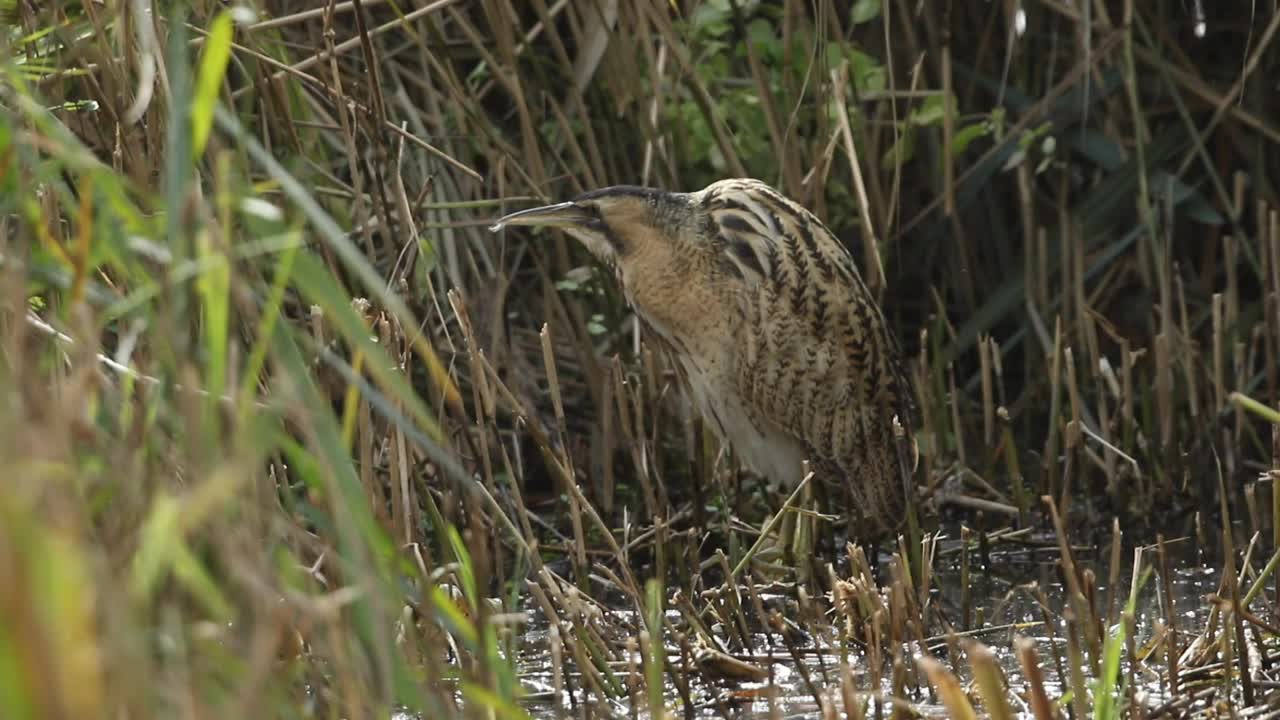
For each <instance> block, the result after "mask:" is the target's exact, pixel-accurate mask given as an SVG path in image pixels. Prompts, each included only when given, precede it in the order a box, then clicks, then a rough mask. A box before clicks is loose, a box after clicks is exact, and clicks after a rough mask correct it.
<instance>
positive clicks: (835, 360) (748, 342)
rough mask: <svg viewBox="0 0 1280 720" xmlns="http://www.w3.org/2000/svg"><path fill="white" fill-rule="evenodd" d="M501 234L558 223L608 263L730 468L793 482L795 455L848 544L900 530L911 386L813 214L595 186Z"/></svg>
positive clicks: (789, 205) (873, 311)
mask: <svg viewBox="0 0 1280 720" xmlns="http://www.w3.org/2000/svg"><path fill="white" fill-rule="evenodd" d="M509 225H541V226H552V227H558V228H561V229H563V230H565V231H566V232H568V233H569V235H571V236H573V237H575V238H576V239H578V240H579V241H580V242H582V243H583V244H584V245H585V246H586V247H587V248H588V249H589V250H590V251H591V252H592V254H594V255H595V256H596V257H597V258H599V259H600V260H601V261H603V262H605V263H606V264H608V265H609V266H610V267H612V268H613V269H614V271H615V273H616V275H617V278H618V281H619V282H620V284H621V286H622V289H623V292H624V294H625V295H626V297H627V300H628V301H629V302H630V303H631V305H632V307H634V309H635V311H636V314H637V315H638V316H639V317H640V319H641V320H642V321H643V323H644V325H645V326H646V327H647V328H648V329H649V330H650V331H651V334H652V336H653V337H654V338H656V339H657V340H659V341H660V343H659V344H660V345H662V346H665V347H666V349H667V350H668V351H669V352H670V354H671V356H672V358H673V360H674V361H675V363H674V364H675V365H676V366H677V368H678V369H679V370H680V371H681V375H682V378H683V380H684V382H685V384H686V387H687V390H688V391H689V394H690V396H691V397H692V399H693V400H694V402H695V404H696V405H697V407H698V408H699V410H700V411H701V413H702V415H703V417H704V419H705V420H706V422H707V423H708V425H709V426H710V427H712V428H713V429H714V430H715V432H716V433H717V434H718V435H719V436H720V437H721V438H722V439H724V440H727V441H728V442H729V443H730V444H731V445H732V446H733V448H734V451H735V452H736V453H737V454H738V455H739V456H740V457H741V458H742V459H743V461H744V464H745V465H747V466H748V467H750V468H751V469H753V470H755V471H756V472H759V473H761V474H763V475H766V476H768V477H771V478H773V479H775V480H778V481H780V482H783V483H785V484H789V485H795V484H796V483H797V482H799V480H800V478H801V461H802V460H806V459H807V460H809V462H810V466H811V468H812V469H813V470H814V472H815V474H816V476H817V477H818V478H820V479H822V480H824V481H826V482H827V483H829V484H834V485H837V486H844V487H845V488H847V489H848V491H849V495H850V500H851V501H852V503H853V508H851V509H854V510H856V511H858V512H859V514H860V515H861V522H860V523H859V526H858V527H856V528H854V534H856V535H859V536H862V537H866V538H870V537H875V536H878V535H880V534H881V533H883V532H885V531H892V530H895V529H897V528H899V527H900V526H901V522H902V520H903V518H904V515H905V513H904V512H903V509H904V505H903V501H904V492H905V484H904V483H903V480H902V476H901V470H900V466H899V462H898V454H897V443H896V440H895V434H894V428H893V419H894V417H895V416H897V417H898V418H899V420H900V423H901V424H902V426H903V427H904V428H909V427H910V413H911V399H910V389H909V386H908V384H907V382H906V379H905V376H904V374H903V372H902V368H901V363H900V357H899V352H898V349H897V344H896V343H895V342H894V340H893V337H892V336H891V335H890V334H889V332H888V329H887V328H886V326H885V321H884V317H883V316H882V314H881V313H880V309H879V308H878V307H877V306H876V303H875V300H874V298H872V296H871V294H870V292H868V290H867V288H866V285H865V284H864V283H863V281H862V278H861V276H860V275H859V274H858V270H857V268H856V266H855V265H854V262H853V258H852V257H851V256H850V254H849V252H848V250H846V249H845V247H844V246H843V245H841V244H840V242H839V241H838V240H836V238H835V237H834V236H833V235H832V234H831V232H830V231H829V230H828V229H827V228H826V226H824V225H823V224H822V223H821V222H820V221H819V220H818V219H817V218H816V217H814V216H813V214H812V213H810V212H809V211H808V210H806V209H804V208H803V207H801V206H800V205H798V204H796V203H794V202H792V201H791V200H788V199H787V198H786V197H784V196H783V195H781V194H780V193H778V192H777V191H776V190H774V189H773V188H771V187H769V186H768V185H766V184H765V183H763V182H760V181H758V180H752V179H733V180H722V181H720V182H716V183H713V184H711V185H709V186H708V187H706V188H705V189H703V190H701V191H698V192H693V193H671V192H664V191H661V190H655V189H651V188H640V187H630V186H618V187H610V188H605V189H603V190H597V191H594V192H589V193H586V194H584V195H581V196H579V197H577V198H575V199H574V200H572V201H570V202H566V203H560V204H558V205H549V206H546V207H541V208H533V209H531V210H524V211H521V212H517V213H512V214H510V215H508V216H506V217H504V218H502V219H501V220H499V221H498V223H497V224H496V225H495V226H494V229H495V230H496V229H498V228H501V227H503V226H509Z"/></svg>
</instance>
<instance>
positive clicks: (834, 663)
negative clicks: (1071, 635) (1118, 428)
mask: <svg viewBox="0 0 1280 720" xmlns="http://www.w3.org/2000/svg"><path fill="white" fill-rule="evenodd" d="M954 546H955V541H951V543H950V544H948V543H947V542H946V541H944V542H942V543H940V545H939V547H940V548H942V549H943V550H944V551H945V550H946V549H948V548H949V547H954ZM1189 548H1190V543H1174V544H1170V545H1168V546H1167V549H1168V552H1169V555H1170V556H1169V566H1170V568H1171V575H1172V582H1171V587H1172V591H1173V596H1174V608H1175V610H1176V617H1175V618H1174V621H1175V623H1176V624H1177V628H1178V632H1179V644H1180V646H1181V647H1186V645H1187V644H1188V642H1190V639H1191V637H1192V636H1193V633H1198V632H1199V631H1200V630H1201V629H1202V628H1203V626H1204V624H1205V620H1206V618H1207V616H1208V613H1209V605H1208V603H1207V602H1206V600H1205V596H1207V595H1212V594H1213V593H1216V592H1217V590H1218V587H1219V581H1220V579H1221V577H1222V574H1221V570H1217V569H1214V568H1213V567H1211V566H1208V565H1206V564H1204V562H1203V560H1201V559H1199V558H1197V557H1196V553H1195V552H1194V551H1192V550H1190V549H1189ZM976 554H977V553H976V552H974V553H972V554H971V555H976ZM1133 557H1134V553H1133V550H1132V548H1126V549H1125V550H1124V552H1123V554H1122V558H1123V559H1124V560H1123V566H1122V568H1121V570H1120V573H1119V582H1118V583H1117V585H1118V587H1119V593H1117V597H1116V599H1115V617H1118V616H1119V613H1120V611H1121V610H1122V609H1123V605H1124V603H1125V601H1126V600H1127V598H1128V596H1129V592H1130V586H1131V582H1132V580H1133V577H1132V570H1133ZM1058 558H1059V553H1058V550H1057V549H1056V547H1040V548H1034V549H1026V548H1015V549H1000V548H992V550H991V551H990V553H989V564H988V565H987V566H986V567H983V566H981V565H980V564H979V561H978V559H977V558H976V557H972V558H971V561H970V562H971V563H972V564H971V567H970V574H969V580H970V582H969V585H970V588H969V605H970V617H971V620H972V622H971V624H970V630H971V632H970V633H961V635H964V634H969V635H972V636H974V637H977V638H978V639H980V640H981V642H982V643H984V644H985V645H987V646H988V647H989V648H991V650H992V651H993V652H994V653H995V654H996V656H997V658H998V659H999V662H1000V665H1001V668H1002V670H1003V671H1004V673H1005V674H1006V677H1007V679H1008V684H1009V687H1010V689H1011V690H1012V692H1011V693H1010V694H1009V698H1010V702H1011V705H1012V706H1013V709H1014V711H1015V712H1016V713H1018V714H1019V715H1020V716H1023V717H1031V714H1030V710H1029V708H1028V707H1027V706H1026V705H1025V703H1024V701H1023V700H1022V697H1025V695H1024V690H1025V688H1026V682H1025V680H1024V678H1023V676H1022V671H1021V668H1020V666H1019V663H1018V661H1017V659H1016V658H1015V656H1014V653H1013V650H1012V648H1013V640H1014V638H1015V637H1016V636H1018V635H1022V636H1025V637H1029V638H1031V639H1033V640H1034V641H1035V642H1036V647H1037V651H1038V652H1039V654H1040V664H1041V667H1042V669H1043V672H1044V682H1045V689H1046V692H1047V694H1048V696H1049V698H1050V699H1051V700H1056V699H1057V698H1058V697H1060V696H1061V695H1062V694H1063V683H1062V680H1061V678H1060V676H1059V673H1058V671H1057V668H1056V664H1055V662H1054V659H1053V654H1054V648H1055V646H1056V647H1057V648H1058V651H1059V652H1060V653H1061V654H1062V657H1063V662H1064V663H1065V662H1066V650H1065V647H1066V641H1065V640H1064V637H1065V635H1066V623H1065V621H1064V620H1063V619H1062V617H1061V614H1060V613H1061V612H1062V610H1063V609H1064V608H1065V606H1066V601H1065V597H1066V593H1065V591H1064V588H1063V586H1062V584H1061V581H1060V579H1061V575H1060V574H1059V570H1058V568H1057V560H1058ZM1075 559H1076V562H1077V563H1079V564H1080V566H1081V568H1082V569H1084V568H1088V569H1092V570H1093V572H1094V573H1095V574H1096V575H1097V576H1098V580H1097V582H1096V588H1097V590H1096V593H1095V596H1094V597H1095V602H1096V603H1097V605H1098V610H1099V612H1100V613H1106V609H1107V603H1108V588H1107V579H1108V576H1109V575H1110V572H1111V571H1110V565H1109V548H1103V549H1093V550H1079V549H1078V550H1076V551H1075ZM1157 561H1158V560H1157V555H1156V552H1155V550H1154V548H1151V549H1149V550H1147V551H1146V552H1145V553H1144V555H1143V561H1142V562H1143V564H1144V567H1148V568H1152V569H1154V567H1155V566H1156V563H1157ZM886 566H887V563H886V562H883V561H882V562H881V570H880V575H881V576H882V577H881V580H882V581H884V579H885V577H884V576H885V575H886V573H885V570H884V568H885V567H886ZM960 581H961V570H960V555H959V553H958V552H952V553H951V554H947V555H945V556H943V555H942V553H940V557H939V558H938V559H937V560H936V561H935V564H934V572H933V576H932V582H931V586H932V591H931V601H930V602H931V604H936V605H937V606H938V608H939V609H940V610H941V611H942V613H944V614H945V616H946V617H947V618H948V620H949V621H950V622H952V623H954V624H956V625H957V626H960V625H961V624H962V621H961V615H962V607H963V593H962V592H961V585H960ZM1036 588H1039V589H1040V590H1043V593H1044V596H1045V597H1046V599H1047V602H1048V607H1049V608H1050V609H1051V610H1052V613H1051V617H1052V620H1053V623H1054V627H1052V628H1050V627H1046V625H1045V624H1044V618H1045V615H1044V613H1043V612H1042V610H1041V607H1040V604H1039V602H1038V601H1037V596H1038V595H1037V593H1036V592H1035V589H1036ZM1162 594H1163V587H1162V582H1161V581H1160V579H1159V576H1158V575H1157V574H1156V573H1154V572H1152V573H1151V575H1150V576H1149V577H1148V578H1147V580H1146V582H1145V584H1144V585H1143V586H1142V589H1141V591H1140V592H1139V594H1138V599H1137V603H1136V618H1137V622H1136V625H1137V629H1136V637H1135V643H1134V645H1135V647H1137V648H1139V651H1140V654H1141V650H1142V648H1143V646H1144V645H1145V644H1146V643H1148V642H1149V641H1150V640H1151V639H1152V638H1153V637H1154V636H1155V635H1156V634H1157V633H1158V632H1160V624H1161V620H1162V619H1163V618H1164V612H1163V611H1162V608H1161V603H1162V597H1161V596H1162ZM825 604H826V603H824V605H825ZM528 611H529V617H531V618H532V622H531V624H530V625H529V626H528V627H526V629H525V631H524V632H523V633H522V639H521V642H520V648H519V657H518V660H517V662H518V667H519V670H520V677H521V681H522V683H523V684H524V687H525V688H526V689H527V690H528V691H529V693H530V697H529V701H528V702H526V703H525V707H526V708H527V709H528V710H529V712H530V714H531V715H532V716H533V717H537V718H543V717H545V718H552V717H608V716H616V717H637V718H645V717H648V711H647V706H646V705H645V701H644V695H643V691H639V692H640V694H638V695H637V696H636V697H637V700H638V701H639V702H638V704H639V705H640V706H639V707H636V708H632V707H630V701H629V699H628V698H626V697H623V698H620V699H618V700H616V701H611V704H610V706H609V707H607V708H606V707H600V706H598V705H597V706H593V707H584V706H583V699H584V698H585V697H586V696H587V695H588V694H587V693H585V692H584V691H583V690H582V684H581V683H582V679H581V678H580V677H578V676H577V673H576V672H574V671H573V669H572V668H573V666H572V663H566V666H567V667H568V668H570V670H569V672H570V673H571V675H570V676H569V679H568V684H569V685H571V686H572V687H573V688H574V689H575V690H576V693H575V697H574V698H572V699H571V698H570V697H569V693H567V692H561V693H559V694H558V698H559V699H558V700H557V693H556V692H555V676H554V673H553V671H552V664H551V659H550V658H551V654H550V642H549V632H548V626H547V623H546V622H545V618H544V617H543V616H542V614H541V612H540V611H539V610H538V609H537V608H536V607H533V606H530V607H529V608H528ZM671 618H672V620H673V621H674V622H676V623H677V624H679V623H681V622H682V619H681V618H680V616H679V615H678V613H674V611H672V615H671ZM614 620H615V621H616V622H617V623H618V625H619V626H628V625H631V624H632V623H631V621H632V620H633V617H632V616H631V615H630V611H629V610H623V609H619V610H617V615H616V617H614ZM979 620H981V624H979ZM941 628H942V625H941V623H940V622H938V621H936V620H935V619H934V618H931V622H930V627H929V630H928V632H929V633H930V634H933V635H935V637H934V638H932V639H930V641H929V642H928V646H929V652H930V654H931V655H933V656H934V657H936V658H938V659H940V660H942V661H943V663H944V664H945V665H946V666H947V667H948V668H949V669H951V670H952V671H953V672H955V673H956V674H957V675H958V676H959V678H960V680H961V682H962V684H964V685H965V686H966V687H967V685H968V681H969V680H970V679H971V674H970V672H969V667H968V663H967V661H966V660H965V659H963V658H961V659H960V660H959V662H958V663H953V662H952V661H951V660H950V659H949V658H948V657H947V655H948V652H947V644H946V640H945V637H941V636H940V633H941ZM806 629H809V630H812V631H813V632H812V634H811V635H810V637H809V638H808V641H807V642H804V643H800V644H797V645H796V646H795V647H797V648H798V649H799V653H798V654H799V655H800V663H797V662H796V660H795V659H794V658H793V656H792V653H791V652H790V651H789V650H788V649H787V647H786V646H784V645H782V644H781V643H780V641H779V640H778V636H777V635H769V636H766V635H765V634H763V633H761V634H759V635H756V636H755V637H754V638H753V639H754V640H755V642H756V644H755V647H754V648H753V649H752V652H751V653H750V655H751V656H752V657H751V658H750V661H751V662H752V663H753V664H755V665H757V666H760V667H767V668H768V669H769V670H770V672H771V673H772V677H771V678H769V679H768V680H766V681H764V682H723V681H716V682H708V681H706V680H704V679H702V678H701V677H699V673H697V672H693V673H691V675H692V676H694V679H692V680H691V681H690V686H691V687H690V696H691V700H692V706H693V707H692V710H690V709H689V708H687V707H686V706H685V704H684V703H683V701H682V699H681V695H680V693H679V692H678V691H677V689H676V688H675V687H674V686H672V685H671V683H670V678H669V677H668V680H667V687H666V688H665V698H666V703H667V708H668V709H669V711H670V712H671V713H672V717H677V718H680V717H689V718H719V717H732V718H743V719H752V718H809V717H818V716H820V715H821V711H820V709H819V707H818V704H817V701H816V700H815V697H814V692H813V691H812V690H811V685H810V683H812V687H813V688H816V690H817V691H818V693H819V694H821V695H827V694H829V695H830V697H831V699H832V700H834V701H835V703H836V707H837V709H838V713H837V716H838V717H844V710H843V706H842V705H841V703H840V700H839V697H840V673H839V662H840V652H841V651H840V649H839V648H838V647H837V646H836V636H835V633H834V632H833V631H832V628H831V627H830V625H829V624H827V626H826V627H817V628H815V627H812V626H811V627H809V628H806ZM667 650H668V662H669V663H671V662H674V663H678V662H680V657H681V656H680V652H679V649H678V648H675V647H671V646H668V648H667ZM905 652H907V653H909V658H910V659H911V660H914V658H915V657H916V656H917V655H918V654H919V647H918V646H917V645H915V644H912V645H911V646H909V647H908V648H907V650H906V651H905ZM744 659H746V658H745V657H744ZM848 662H849V664H850V668H851V671H852V676H853V680H854V685H855V690H856V691H858V692H862V693H867V692H870V691H871V690H872V688H873V687H875V686H876V684H877V682H876V674H875V673H873V672H872V667H871V663H870V661H869V660H868V658H867V657H866V656H865V654H864V653H863V652H862V651H861V650H858V649H856V648H855V649H852V650H850V651H849V653H848ZM911 664H912V665H914V663H911ZM1166 667H1167V665H1166V657H1165V654H1164V651H1163V649H1161V650H1159V651H1157V652H1155V653H1153V654H1152V655H1151V656H1150V657H1148V658H1147V659H1146V661H1145V662H1144V663H1142V664H1141V665H1140V668H1141V669H1142V671H1141V673H1140V674H1139V676H1138V685H1139V686H1140V690H1141V691H1143V692H1144V693H1145V704H1146V705H1147V707H1148V708H1155V707H1158V706H1159V705H1160V704H1161V703H1162V702H1164V701H1166V700H1168V699H1169V693H1168V690H1167V688H1166V687H1165V683H1164V681H1163V671H1164V670H1165V669H1166ZM1127 669H1128V660H1127V658H1126V659H1125V660H1124V665H1122V675H1123V674H1124V673H1125V672H1127ZM615 672H617V674H618V675H619V676H620V677H622V678H624V680H625V677H626V675H627V669H626V668H625V667H620V668H615ZM913 673H916V669H915V668H914V667H912V668H909V669H908V678H910V679H909V680H908V682H907V688H908V691H907V693H906V694H907V698H908V699H909V700H910V701H911V702H912V703H913V704H915V708H916V709H917V710H918V711H921V712H923V713H924V714H926V715H930V716H939V717H942V716H945V715H946V713H945V710H944V709H943V708H942V707H941V706H940V705H939V704H938V702H939V701H938V700H937V698H936V697H935V696H933V693H932V691H931V689H930V687H929V685H928V683H927V681H926V680H925V679H924V674H923V672H920V673H918V675H916V677H918V682H919V688H918V690H917V689H914V688H915V682H916V681H915V679H914V678H911V676H912V674H913ZM806 674H807V676H808V678H809V682H806V680H805V676H806ZM880 676H881V679H880V681H879V683H878V686H879V689H880V691H881V693H882V694H883V697H885V698H887V697H888V696H889V695H890V694H891V690H892V685H891V680H890V677H891V672H890V668H889V667H888V663H885V669H884V671H883V672H881V673H880ZM973 695H974V694H973V693H971V697H972V696H973ZM590 702H595V701H594V695H593V700H592V701H590ZM884 709H885V712H886V715H885V716H886V717H887V712H888V709H889V708H888V707H885V708H884ZM874 716H875V715H874V708H873V707H871V708H868V717H874Z"/></svg>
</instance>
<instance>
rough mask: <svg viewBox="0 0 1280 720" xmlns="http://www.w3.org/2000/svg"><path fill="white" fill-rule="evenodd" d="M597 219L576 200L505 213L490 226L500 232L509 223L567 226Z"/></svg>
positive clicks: (492, 230) (490, 228)
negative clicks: (575, 201)
mask: <svg viewBox="0 0 1280 720" xmlns="http://www.w3.org/2000/svg"><path fill="white" fill-rule="evenodd" d="M595 219H596V218H595V216H594V215H592V214H591V213H590V212H588V211H587V210H586V209H585V208H583V207H582V206H581V205H578V204H577V203H574V202H562V203H557V204H555V205H544V206H542V207H536V208H529V209H528V210H520V211H518V212H513V213H510V214H509V215H504V216H502V217H500V218H498V220H497V222H495V223H494V224H492V225H490V226H489V231H490V232H498V231H499V230H501V229H502V228H504V227H506V226H508V225H525V226H545V227H566V226H571V225H581V224H583V223H586V222H589V221H591V220H595Z"/></svg>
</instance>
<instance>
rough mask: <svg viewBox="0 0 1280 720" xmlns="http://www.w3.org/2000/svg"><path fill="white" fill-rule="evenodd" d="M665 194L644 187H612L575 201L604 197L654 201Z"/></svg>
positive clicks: (588, 194)
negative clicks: (653, 199)
mask: <svg viewBox="0 0 1280 720" xmlns="http://www.w3.org/2000/svg"><path fill="white" fill-rule="evenodd" d="M663 194H665V191H663V190H659V189H657V188H651V187H643V186H640V185H611V186H609V187H606V188H600V189H599V190H592V191H590V192H585V193H582V194H581V195H579V196H577V197H575V198H574V199H573V201H574V202H583V201H586V200H595V199H597V198H602V197H619V196H622V197H637V198H645V199H652V198H655V197H657V196H659V195H663Z"/></svg>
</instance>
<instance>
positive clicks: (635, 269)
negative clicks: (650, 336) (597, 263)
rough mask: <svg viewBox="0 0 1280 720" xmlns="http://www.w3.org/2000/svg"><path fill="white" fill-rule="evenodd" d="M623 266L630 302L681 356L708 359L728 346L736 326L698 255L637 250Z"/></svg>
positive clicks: (722, 294)
mask: <svg viewBox="0 0 1280 720" xmlns="http://www.w3.org/2000/svg"><path fill="white" fill-rule="evenodd" d="M628 260H629V262H624V263H622V264H621V265H620V266H619V270H620V275H621V279H622V286H623V289H624V292H625V294H626V296H627V301H628V302H629V303H630V304H631V306H632V307H633V308H635V310H636V313H637V314H638V315H640V317H641V319H642V320H644V321H645V323H646V324H648V325H649V326H650V327H651V328H652V329H653V330H654V331H655V332H657V333H658V334H659V335H660V336H661V337H662V339H663V340H665V341H666V342H667V343H668V344H670V345H671V346H673V348H674V349H676V350H677V352H685V353H692V354H695V355H706V354H708V353H712V352H719V351H721V350H723V348H725V347H726V346H727V343H728V341H729V335H730V334H731V331H732V328H731V327H730V326H731V321H732V316H731V314H730V313H729V310H730V307H729V304H728V303H727V298H726V297H725V293H724V292H723V288H719V287H717V286H716V285H715V283H713V282H709V281H708V274H707V272H706V271H705V269H704V268H702V267H700V265H699V259H698V258H697V257H687V256H684V254H683V253H679V252H673V251H672V250H671V249H669V248H666V247H657V248H652V249H650V248H642V249H638V250H637V253H636V256H634V257H631V258H628Z"/></svg>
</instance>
